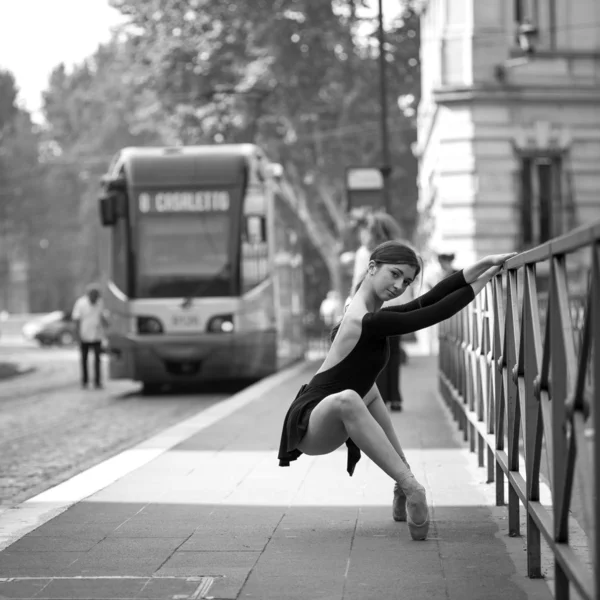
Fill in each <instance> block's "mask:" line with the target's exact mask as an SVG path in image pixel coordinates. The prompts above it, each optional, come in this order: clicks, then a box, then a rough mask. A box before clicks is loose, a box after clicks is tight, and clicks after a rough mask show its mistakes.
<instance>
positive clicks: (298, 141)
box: [0, 0, 600, 340]
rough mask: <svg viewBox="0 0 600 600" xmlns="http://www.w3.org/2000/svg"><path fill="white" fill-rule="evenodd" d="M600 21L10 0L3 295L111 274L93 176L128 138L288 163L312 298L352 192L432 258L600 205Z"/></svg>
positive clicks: (340, 235)
mask: <svg viewBox="0 0 600 600" xmlns="http://www.w3.org/2000/svg"><path fill="white" fill-rule="evenodd" d="M163 4H164V6H163ZM599 23H600V7H599V6H598V4H597V3H596V2H593V0H577V1H576V2H571V3H567V2H566V1H563V0H516V1H514V2H505V1H503V0H486V1H485V2H483V1H481V0H479V1H477V2H475V1H474V0H431V1H429V2H425V1H416V0H415V1H410V0H407V1H401V0H385V1H384V2H379V3H378V2H376V1H367V0H364V1H363V0H331V1H323V0H304V1H302V2H299V1H297V0H284V1H281V2H270V1H260V2H245V1H235V0H231V1H229V2H227V3H217V2H204V1H201V0H188V1H176V0H173V1H171V2H168V3H160V4H159V3H156V2H144V1H142V0H93V1H92V0H89V1H86V3H81V2H76V1H75V0H71V1H68V0H54V1H52V2H47V1H42V0H38V1H32V2H28V3H27V4H20V3H3V5H2V6H1V7H0V311H4V314H5V317H6V313H8V314H9V315H14V314H32V313H35V314H37V313H49V312H52V311H63V312H64V313H65V314H66V315H67V316H68V312H69V311H70V310H71V308H72V306H73V303H74V301H75V299H76V298H77V297H78V295H80V294H81V293H82V291H83V289H84V287H85V285H86V284H87V283H88V282H90V281H94V280H99V279H100V277H101V273H100V261H99V258H98V254H99V249H98V245H99V231H100V224H99V220H98V215H97V198H98V194H99V178H100V176H101V175H102V174H103V173H105V172H106V170H107V166H108V163H109V161H110V158H111V157H112V156H113V155H114V153H115V152H117V151H118V150H119V149H120V148H122V147H125V146H131V145H141V146H144V145H190V144H205V143H221V142H241V141H244V142H254V143H256V144H258V145H260V146H261V147H262V148H263V149H264V150H265V151H266V153H267V155H268V156H269V157H270V158H271V160H274V161H276V162H279V163H281V164H282V165H283V167H284V172H285V174H286V177H287V179H288V180H289V182H290V184H291V186H292V187H293V189H294V192H295V194H296V196H297V197H298V198H300V199H301V203H300V208H299V207H298V206H296V207H294V209H295V210H296V212H297V213H298V216H299V217H300V219H301V220H302V222H303V224H304V229H303V230H302V231H301V232H299V234H300V235H301V242H302V248H303V254H304V257H305V260H304V264H305V278H306V280H307V281H309V282H310V285H306V287H305V289H306V295H307V297H306V309H307V311H308V312H309V313H310V314H311V315H313V316H314V318H318V314H319V306H320V304H321V302H322V301H323V299H324V298H326V296H327V293H328V291H330V290H334V291H337V292H338V293H339V294H340V295H341V296H342V297H345V295H346V294H347V293H348V286H349V281H350V277H351V273H350V271H351V267H350V266H347V265H346V266H344V264H343V261H340V256H341V255H342V254H343V253H344V252H345V251H348V250H353V249H354V248H356V246H357V244H358V242H357V238H356V232H355V229H354V225H355V224H356V220H355V219H353V214H354V213H353V211H354V212H356V211H357V210H358V211H359V212H360V210H363V209H364V208H365V207H367V210H368V209H369V208H375V209H376V208H383V209H384V210H387V211H388V212H389V213H390V214H392V215H393V216H394V217H395V218H396V220H397V221H398V222H399V223H400V225H401V226H402V228H403V230H404V235H405V237H406V238H407V239H409V240H411V241H412V242H413V243H414V244H415V245H416V246H417V247H418V249H419V250H420V251H421V252H422V253H423V254H424V258H425V259H426V261H428V264H429V267H430V268H431V269H433V270H435V269H437V264H436V255H437V254H440V253H446V254H449V253H450V254H454V255H455V266H456V267H461V266H463V265H464V264H466V263H468V262H470V261H471V260H473V259H474V258H477V257H479V256H481V255H484V254H487V253H489V252H499V251H510V250H515V249H516V250H522V249H524V248H527V247H531V246H534V245H536V244H539V243H540V242H543V241H545V240H547V239H549V238H551V237H554V236H556V235H559V234H561V233H564V232H566V231H568V230H570V229H572V228H573V227H576V226H577V225H579V224H582V223H587V222H589V221H590V220H591V219H594V218H598V216H599V215H600V207H599V205H598V200H597V195H596V193H597V192H596V190H597V189H598V185H599V184H600V174H599V172H598V165H599V164H600V128H599V125H598V124H599V123H600V103H599V101H598V100H599V98H600V96H599V94H600V75H599V73H600V69H599V68H598V67H599V63H600V25H599ZM380 48H383V52H380ZM356 167H358V168H364V167H367V168H370V167H372V168H374V169H376V170H377V171H379V172H380V173H381V174H382V179H383V182H382V183H381V182H380V183H377V182H375V184H374V190H373V189H367V190H364V189H363V190H362V191H364V192H365V193H363V194H362V195H361V193H360V192H361V187H360V184H359V186H358V188H357V189H351V188H352V185H353V184H352V183H351V181H350V180H351V178H350V177H348V172H349V169H352V168H356ZM363 187H364V186H363ZM366 187H367V188H369V185H367V186H366ZM380 188H381V189H380ZM373 191H374V192H375V193H373ZM67 338H68V336H66V337H65V340H66V339H67Z"/></svg>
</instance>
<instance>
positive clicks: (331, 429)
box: [298, 390, 428, 523]
mask: <svg viewBox="0 0 600 600" xmlns="http://www.w3.org/2000/svg"><path fill="white" fill-rule="evenodd" d="M347 437H351V438H352V440H353V441H354V443H355V444H356V445H357V446H358V447H359V448H360V449H361V450H362V451H363V452H364V453H365V454H366V455H367V456H368V457H369V458H370V459H371V460H372V461H373V462H374V463H375V464H376V465H377V466H378V467H380V468H381V469H382V470H383V471H384V472H385V473H387V474H388V475H389V476H390V477H391V478H392V479H394V481H396V482H397V483H398V484H399V485H400V487H401V488H402V490H403V491H404V493H405V494H406V496H407V498H408V510H409V513H410V517H411V519H412V521H413V522H414V523H422V522H424V521H426V520H427V516H428V512H427V503H426V498H425V489H424V488H423V486H422V485H421V484H420V483H419V482H418V481H417V480H416V479H415V476H414V475H413V474H412V472H411V470H410V469H409V468H408V466H407V465H406V463H405V462H404V460H402V458H401V456H400V454H399V453H398V451H397V450H396V448H394V446H393V445H392V443H391V442H390V440H389V439H388V437H387V436H386V434H385V432H384V430H383V429H382V427H381V425H379V423H378V422H377V421H376V420H375V418H374V417H373V415H372V414H371V413H370V412H369V409H368V408H367V406H366V404H365V402H364V401H363V399H362V398H361V397H360V396H359V395H358V394H357V393H356V392H354V391H352V390H345V391H343V392H339V393H338V394H332V395H331V396H327V397H326V398H324V399H323V400H321V402H319V404H317V406H316V407H315V408H314V410H313V411H312V413H311V415H310V420H309V424H308V431H307V432H306V435H305V436H304V438H303V439H302V442H301V443H300V445H299V446H298V448H299V450H301V451H302V452H304V453H305V454H308V455H319V454H327V453H329V452H332V451H333V450H335V449H336V448H338V447H339V446H341V445H342V444H343V443H344V442H345V441H346V439H347ZM400 450H401V449H400Z"/></svg>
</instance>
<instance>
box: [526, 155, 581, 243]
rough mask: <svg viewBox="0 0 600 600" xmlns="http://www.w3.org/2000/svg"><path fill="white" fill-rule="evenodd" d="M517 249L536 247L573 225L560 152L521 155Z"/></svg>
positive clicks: (571, 203) (566, 174)
mask: <svg viewBox="0 0 600 600" xmlns="http://www.w3.org/2000/svg"><path fill="white" fill-rule="evenodd" d="M520 179H521V181H520V189H521V249H526V248H530V247H532V246H537V245H538V244H541V243H543V242H546V241H548V240H550V239H551V238H553V237H556V236H557V235H561V234H563V233H565V232H567V231H568V230H569V229H571V228H572V227H573V226H574V203H573V199H572V195H571V194H570V193H569V186H568V185H567V184H568V173H567V172H566V170H565V169H564V159H563V157H562V156H561V155H552V154H549V155H531V156H529V155H528V156H522V157H521V171H520Z"/></svg>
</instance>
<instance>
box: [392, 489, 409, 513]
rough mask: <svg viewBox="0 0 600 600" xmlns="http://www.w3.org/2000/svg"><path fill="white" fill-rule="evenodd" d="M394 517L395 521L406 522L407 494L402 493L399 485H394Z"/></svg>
mask: <svg viewBox="0 0 600 600" xmlns="http://www.w3.org/2000/svg"><path fill="white" fill-rule="evenodd" d="M392 517H393V518H394V521H406V494H405V493H404V492H403V491H402V488H401V487H400V486H399V485H398V483H396V484H395V485H394V502H393V504H392Z"/></svg>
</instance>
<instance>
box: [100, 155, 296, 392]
mask: <svg viewBox="0 0 600 600" xmlns="http://www.w3.org/2000/svg"><path fill="white" fill-rule="evenodd" d="M102 181H103V193H102V195H101V197H100V198H99V213H100V219H101V223H102V225H103V226H104V228H105V231H104V234H105V235H103V238H104V240H105V241H104V243H103V252H102V254H103V258H102V264H103V273H104V282H103V283H104V301H105V305H106V307H107V309H108V310H109V314H110V326H109V330H108V333H107V339H108V354H109V376H110V378H112V379H130V380H134V381H139V382H141V383H142V384H143V386H144V390H145V391H147V392H148V391H156V390H157V389H158V388H159V387H161V386H162V385H164V384H178V383H188V384H189V383H192V384H193V383H201V382H206V381H214V380H225V379H227V380H230V379H244V380H247V379H260V378H262V377H264V376H266V375H269V374H272V373H274V372H276V371H278V370H279V369H281V368H283V367H285V366H287V365H290V364H292V363H293V362H295V361H297V360H300V359H302V358H303V357H304V353H305V350H306V339H305V336H304V328H303V314H304V287H303V264H302V252H301V243H300V236H299V231H301V229H300V227H301V226H300V223H299V221H298V220H297V219H296V217H295V214H294V212H293V211H292V210H291V209H290V202H289V199H288V200H286V199H285V198H284V194H290V193H292V192H291V191H290V190H291V188H290V186H289V185H286V184H285V181H284V179H283V173H282V169H281V166H280V165H277V164H274V163H271V162H270V161H269V160H268V158H267V157H266V155H265V153H264V152H263V151H262V149H261V148H260V147H258V146H256V145H254V144H220V145H204V146H186V147H164V148H163V147H156V148H144V147H138V148H134V147H131V148H124V149H122V150H121V151H120V152H118V153H117V155H116V156H115V157H114V158H113V160H112V162H111V164H110V167H109V169H108V173H107V174H106V175H105V176H104V177H103V180H102Z"/></svg>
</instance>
